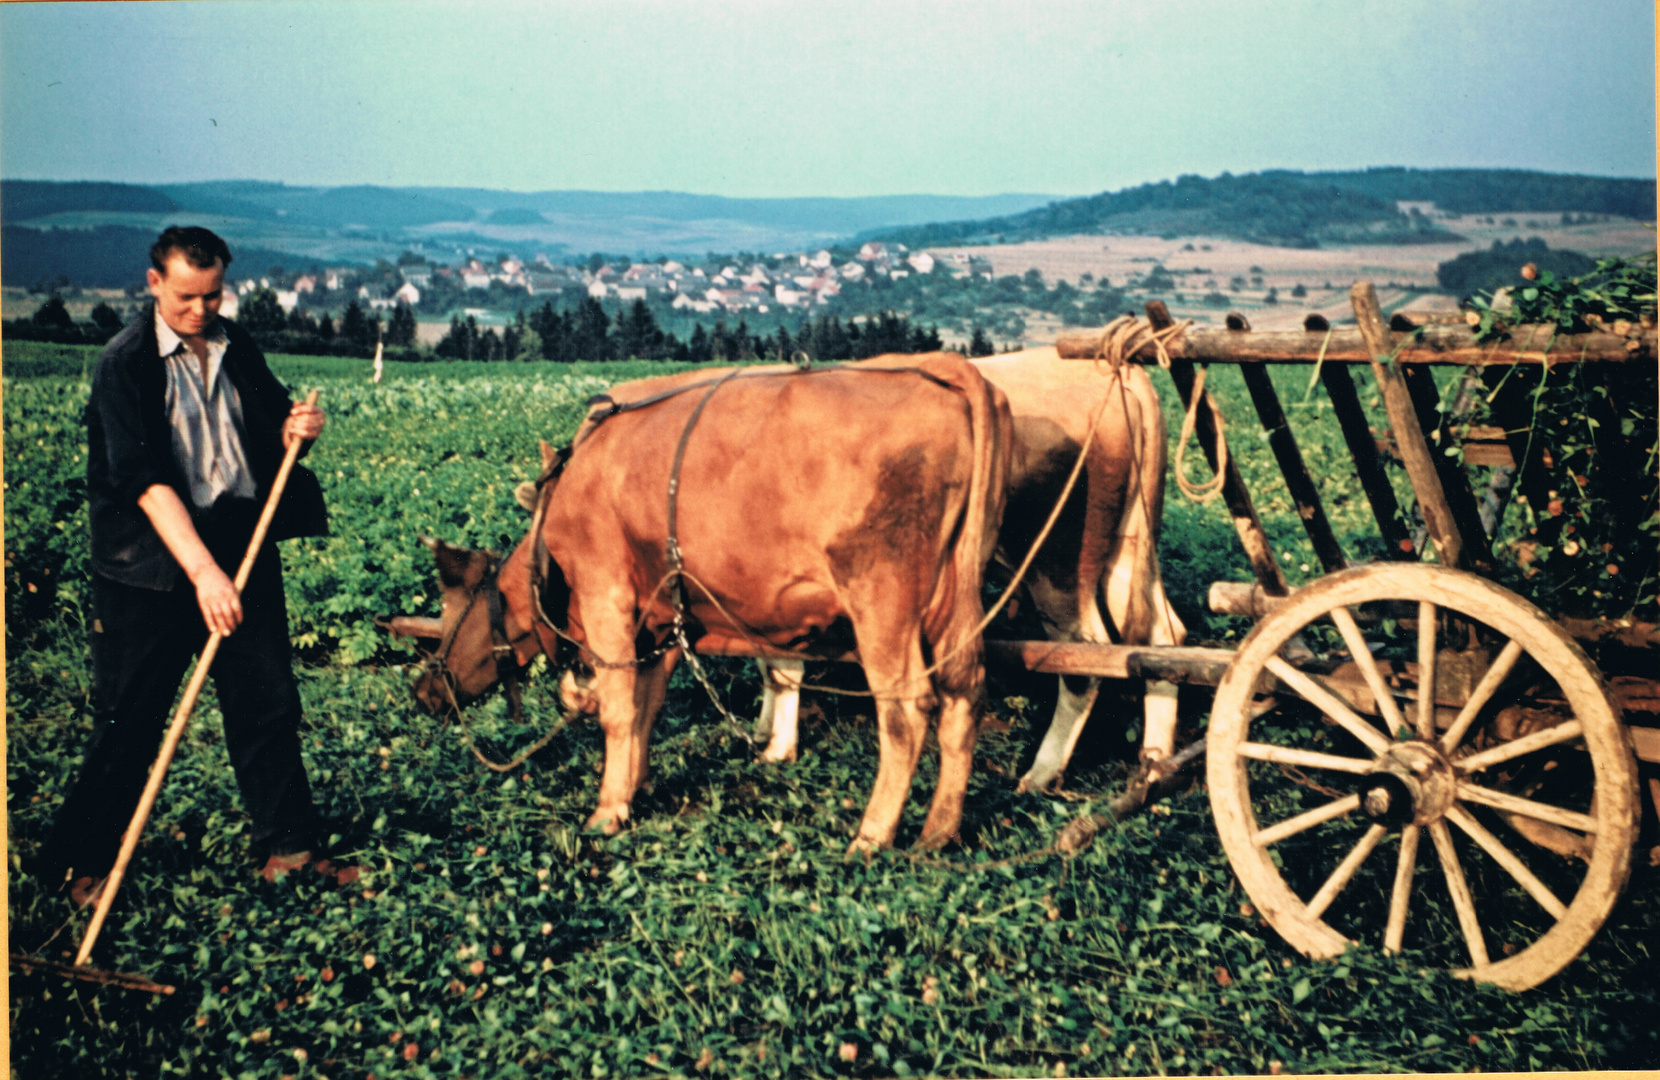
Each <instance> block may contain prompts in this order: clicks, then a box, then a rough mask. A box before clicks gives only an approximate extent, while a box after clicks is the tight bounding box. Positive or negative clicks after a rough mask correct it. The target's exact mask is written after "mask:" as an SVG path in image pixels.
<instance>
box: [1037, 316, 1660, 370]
mask: <svg viewBox="0 0 1660 1080" xmlns="http://www.w3.org/2000/svg"><path fill="white" fill-rule="evenodd" d="M1414 333H1416V334H1418V335H1420V336H1419V337H1418V339H1417V340H1416V341H1414V340H1412V339H1413V335H1414ZM1328 335H1329V340H1328ZM1100 344H1101V332H1100V331H1099V330H1068V331H1065V332H1063V333H1062V334H1061V335H1060V337H1059V338H1058V339H1057V340H1056V342H1055V348H1056V350H1057V351H1058V352H1059V353H1060V356H1061V358H1062V359H1063V360H1090V359H1094V358H1095V356H1096V355H1097V352H1098V350H1099V347H1100ZM1388 344H1389V348H1390V349H1394V348H1396V347H1400V354H1399V361H1400V363H1403V364H1459V365H1466V364H1476V365H1487V364H1544V363H1551V364H1560V363H1566V362H1571V361H1579V360H1599V361H1612V362H1623V361H1626V360H1647V361H1649V362H1651V363H1652V362H1653V361H1654V359H1655V357H1656V356H1657V355H1660V349H1657V347H1656V333H1655V330H1654V328H1653V327H1645V328H1642V329H1641V330H1640V332H1639V333H1637V335H1636V336H1633V337H1620V336H1619V335H1617V334H1610V333H1602V332H1596V333H1589V334H1555V333H1554V328H1552V327H1549V326H1531V325H1527V326H1513V327H1511V328H1510V332H1509V337H1508V338H1507V339H1506V340H1505V341H1502V342H1495V343H1487V344H1482V343H1480V342H1477V341H1476V337H1475V333H1474V332H1473V331H1472V330H1471V329H1470V328H1469V327H1468V326H1443V325H1437V324H1428V325H1425V326H1422V327H1420V328H1419V329H1418V330H1417V331H1415V332H1407V333H1402V332H1399V331H1394V330H1391V331H1390V332H1389V342H1388ZM1165 351H1166V352H1167V353H1168V354H1169V355H1170V358H1171V359H1172V360H1187V361H1191V362H1194V363H1223V364H1226V363H1238V362H1240V361H1242V360H1252V361H1258V362H1261V363H1265V364H1312V363H1314V362H1315V361H1316V360H1320V359H1321V357H1322V352H1323V354H1324V362H1325V363H1328V364H1366V363H1370V362H1371V360H1372V353H1371V350H1370V349H1369V348H1368V347H1367V343H1366V340H1365V338H1364V337H1363V336H1362V334H1361V332H1360V330H1359V329H1358V328H1353V327H1344V328H1341V329H1332V330H1330V331H1318V330H1249V331H1242V330H1229V329H1227V328H1225V327H1220V326H1190V327H1188V329H1187V331H1186V333H1184V334H1182V335H1180V336H1179V337H1176V338H1173V339H1171V340H1170V341H1169V342H1167V343H1166V345H1165ZM1133 358H1134V359H1136V360H1152V359H1154V351H1153V349H1152V347H1151V346H1147V347H1144V348H1143V349H1141V350H1140V351H1139V352H1137V353H1135V354H1134V357H1133Z"/></svg>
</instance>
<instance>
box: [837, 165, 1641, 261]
mask: <svg viewBox="0 0 1660 1080" xmlns="http://www.w3.org/2000/svg"><path fill="white" fill-rule="evenodd" d="M1654 200H1655V182H1654V181H1653V180H1633V179H1620V178H1610V177H1594V176H1572V175H1564V174H1558V173H1541V172H1527V171H1523V170H1516V169H1404V168H1378V169H1366V170H1363V171H1356V172H1321V173H1303V172H1295V171H1290V170H1276V171H1272V172H1261V173H1251V174H1248V175H1244V176H1234V175H1232V174H1229V173H1223V174H1222V175H1220V176H1217V177H1215V178H1213V179H1206V178H1204V177H1200V176H1182V177H1179V178H1177V179H1176V180H1175V181H1173V182H1172V181H1168V180H1163V181H1160V182H1158V183H1156V184H1142V185H1140V186H1138V187H1133V188H1126V189H1125V190H1123V191H1117V192H1102V193H1101V194H1099V195H1091V196H1089V197H1087V198H1081V199H1067V200H1063V201H1059V202H1054V203H1051V204H1049V205H1048V206H1045V207H1042V208H1040V209H1035V210H1029V211H1026V212H1024V213H1020V214H1013V215H1007V216H1002V217H994V218H987V219H982V220H977V221H970V220H961V221H951V222H940V223H932V224H928V225H920V226H910V227H905V228H888V229H875V230H870V231H869V232H867V233H865V234H863V236H862V237H861V238H863V239H870V240H883V241H893V242H898V243H903V244H907V245H909V246H911V247H928V246H934V245H962V244H984V243H1017V242H1021V241H1027V240H1042V239H1047V238H1050V237H1056V236H1071V235H1077V234H1080V233H1095V234H1114V233H1117V234H1133V235H1163V236H1178V235H1210V236H1221V237H1226V238H1228V239H1232V240H1244V241H1248V242H1251V243H1258V244H1272V245H1275V246H1278V247H1319V246H1321V245H1322V244H1355V243H1375V244H1411V243H1427V242H1444V241H1447V240H1454V239H1457V237H1455V236H1453V235H1452V234H1450V233H1449V232H1448V230H1447V229H1445V228H1444V227H1443V226H1441V225H1440V224H1438V223H1437V221H1436V220H1435V218H1434V217H1433V216H1431V215H1424V214H1422V213H1415V212H1406V213H1403V212H1402V210H1401V209H1400V208H1399V206H1398V205H1397V203H1398V202H1401V201H1405V202H1432V203H1435V204H1436V208H1437V209H1438V210H1441V211H1446V212H1450V213H1463V214H1476V213H1495V214H1496V213H1518V212H1522V213H1525V212H1541V211H1543V212H1557V211H1575V212H1581V213H1595V214H1614V215H1619V216H1623V217H1633V218H1638V219H1640V220H1649V219H1652V218H1653V216H1654Z"/></svg>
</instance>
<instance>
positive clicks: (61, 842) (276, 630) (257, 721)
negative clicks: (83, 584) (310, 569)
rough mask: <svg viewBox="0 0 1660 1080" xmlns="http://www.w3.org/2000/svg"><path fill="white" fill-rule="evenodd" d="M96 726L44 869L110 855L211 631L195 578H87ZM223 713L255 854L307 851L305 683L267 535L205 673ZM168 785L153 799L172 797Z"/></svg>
mask: <svg viewBox="0 0 1660 1080" xmlns="http://www.w3.org/2000/svg"><path fill="white" fill-rule="evenodd" d="M200 531H202V533H203V539H204V540H205V541H207V542H208V547H209V550H210V551H213V553H214V556H215V559H216V560H217V561H218V563H219V565H220V566H221V567H223V568H224V570H225V572H226V573H227V574H230V575H234V574H235V572H236V568H237V566H238V563H239V562H240V559H241V554H242V552H241V550H240V548H239V547H237V545H236V544H235V539H236V535H237V534H240V535H241V537H242V539H243V542H244V543H245V542H246V538H247V537H248V536H249V535H250V534H251V532H252V530H251V529H248V530H247V531H243V530H242V529H240V528H233V529H230V530H228V532H229V533H230V535H229V536H225V535H222V534H221V535H214V530H211V529H202V530H200ZM92 603H93V615H94V618H95V620H96V621H95V622H94V623H93V630H92V634H91V638H92V674H93V688H92V706H93V730H92V737H91V739H90V740H89V742H88V744H87V750H86V757H85V759H84V760H83V762H82V764H81V772H80V775H79V776H78V777H77V779H76V781H75V786H74V787H73V788H72V789H71V790H70V792H69V795H68V797H67V798H66V799H65V800H64V803H63V806H62V807H61V808H60V809H59V811H58V815H57V818H56V820H55V821H54V822H53V825H52V832H51V835H50V836H49V837H48V839H47V842H46V845H45V851H44V853H43V854H44V862H45V868H44V870H45V872H46V873H47V874H56V875H59V876H61V875H62V874H63V873H64V871H65V870H66V869H67V868H70V867H73V868H74V875H75V876H76V877H80V876H83V875H89V876H92V877H99V876H102V875H103V874H105V873H107V872H108V870H109V868H110V867H111V866H112V865H113V864H114V862H115V856H116V853H117V851H119V849H120V846H121V835H122V833H123V832H124V831H125V829H126V827H127V824H128V822H129V821H130V820H131V818H132V814H133V811H134V810H135V809H137V807H138V799H139V796H140V794H141V793H142V792H143V790H144V783H145V780H146V779H147V777H148V774H149V771H150V766H151V765H152V764H153V763H154V761H155V759H156V754H157V752H158V751H159V750H160V748H161V740H162V736H163V735H164V734H165V732H166V729H167V724H168V722H169V721H170V720H171V719H172V715H173V709H174V707H175V697H176V695H177V693H178V689H179V684H180V682H181V680H182V679H183V677H184V674H185V671H186V670H187V669H188V667H189V665H190V660H191V657H193V656H194V655H196V654H197V653H198V652H200V650H201V648H202V646H203V645H204V644H206V642H207V637H208V631H207V626H206V624H204V623H203V621H202V613H201V609H200V608H199V607H197V604H196V590H195V588H194V587H193V586H192V585H191V584H190V583H189V582H188V581H181V582H180V584H179V586H178V587H177V588H174V589H172V590H170V591H167V592H158V591H155V590H151V589H140V588H134V587H132V586H129V585H122V584H119V583H117V582H114V581H110V580H109V579H107V578H103V577H100V576H98V575H96V574H94V575H93V577H92ZM210 677H211V678H212V679H213V685H214V689H215V691H216V692H217V693H218V696H219V705H220V709H221V711H222V712H223V714H224V718H225V723H224V730H225V748H226V749H227V750H228V751H229V754H230V760H231V766H232V768H233V769H234V770H235V771H236V781H237V785H238V787H239V788H240V789H241V793H242V802H243V807H244V808H245V809H246V811H247V813H248V816H249V817H250V818H251V819H252V822H253V830H252V840H253V846H254V852H253V854H254V856H255V857H256V858H262V857H264V856H265V855H266V854H268V853H284V852H292V851H303V850H306V849H307V848H308V847H310V846H311V845H312V843H313V842H314V840H315V836H314V833H315V831H316V811H315V809H314V808H313V806H312V801H311V787H310V785H309V783H308V782H307V780H306V774H305V765H304V764H303V763H302V761H301V760H300V737H299V723H300V694H299V690H298V688H297V687H296V685H295V682H294V671H293V666H292V663H291V660H290V657H289V647H288V612H287V607H286V604H285V602H284V598H283V588H282V566H281V562H280V560H279V557H278V555H277V552H276V549H275V547H274V546H272V545H266V548H265V550H263V551H262V552H261V553H260V556H259V559H258V561H257V562H256V563H255V564H254V569H253V573H252V576H250V578H249V579H248V584H247V587H246V588H245V589H243V592H242V624H241V625H240V626H239V627H238V628H237V630H236V632H235V633H234V634H232V635H230V636H229V637H227V638H225V639H224V640H223V641H222V642H221V643H220V646H219V652H218V655H217V657H216V658H215V659H214V662H213V668H212V671H211V672H210ZM166 790H167V789H166V787H165V786H164V787H163V789H162V794H161V795H160V797H159V798H158V800H157V801H158V803H163V802H165V800H166V798H167V795H166Z"/></svg>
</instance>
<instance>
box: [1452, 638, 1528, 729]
mask: <svg viewBox="0 0 1660 1080" xmlns="http://www.w3.org/2000/svg"><path fill="white" fill-rule="evenodd" d="M1521 658H1522V643H1521V642H1519V641H1517V640H1515V639H1514V638H1512V639H1511V640H1510V641H1508V642H1506V643H1505V646H1504V650H1503V651H1502V652H1500V653H1499V655H1498V659H1496V660H1494V661H1493V666H1492V667H1490V668H1488V669H1487V674H1485V675H1483V676H1482V677H1481V682H1479V683H1477V684H1476V688H1475V689H1474V690H1473V691H1471V692H1470V700H1469V701H1466V702H1465V703H1464V707H1463V708H1462V709H1460V710H1458V717H1457V719H1455V720H1454V721H1453V725H1452V727H1450V728H1448V729H1447V732H1446V734H1444V735H1442V736H1441V749H1442V750H1443V751H1444V752H1446V753H1448V754H1450V753H1452V752H1453V751H1454V750H1455V749H1457V747H1458V744H1459V743H1460V742H1462V741H1463V739H1464V733H1465V732H1466V731H1468V730H1469V729H1470V725H1471V724H1472V723H1473V722H1474V721H1475V718H1476V714H1477V713H1479V712H1480V711H1481V710H1482V709H1483V708H1484V707H1486V705H1487V702H1488V701H1489V700H1490V699H1491V698H1492V696H1493V691H1495V690H1497V689H1498V688H1499V684H1500V683H1502V682H1504V680H1505V679H1506V678H1508V677H1509V676H1510V671H1511V669H1512V668H1514V667H1515V666H1516V661H1517V660H1520V659H1521Z"/></svg>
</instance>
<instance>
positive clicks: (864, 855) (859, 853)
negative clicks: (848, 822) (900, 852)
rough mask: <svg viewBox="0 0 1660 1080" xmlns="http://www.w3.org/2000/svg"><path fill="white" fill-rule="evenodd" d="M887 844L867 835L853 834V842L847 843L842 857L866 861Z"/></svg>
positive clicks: (849, 859) (848, 859)
mask: <svg viewBox="0 0 1660 1080" xmlns="http://www.w3.org/2000/svg"><path fill="white" fill-rule="evenodd" d="M887 846H888V845H886V844H884V843H881V842H880V841H877V840H872V839H871V838H870V837H868V836H855V837H854V838H853V842H852V843H851V844H849V845H847V854H846V855H844V856H843V858H844V859H845V860H847V861H849V862H851V861H852V860H854V859H863V860H864V861H865V862H867V863H868V862H870V860H871V859H873V858H875V856H876V853H877V852H879V851H881V850H882V849H883V848H885V847H887Z"/></svg>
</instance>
